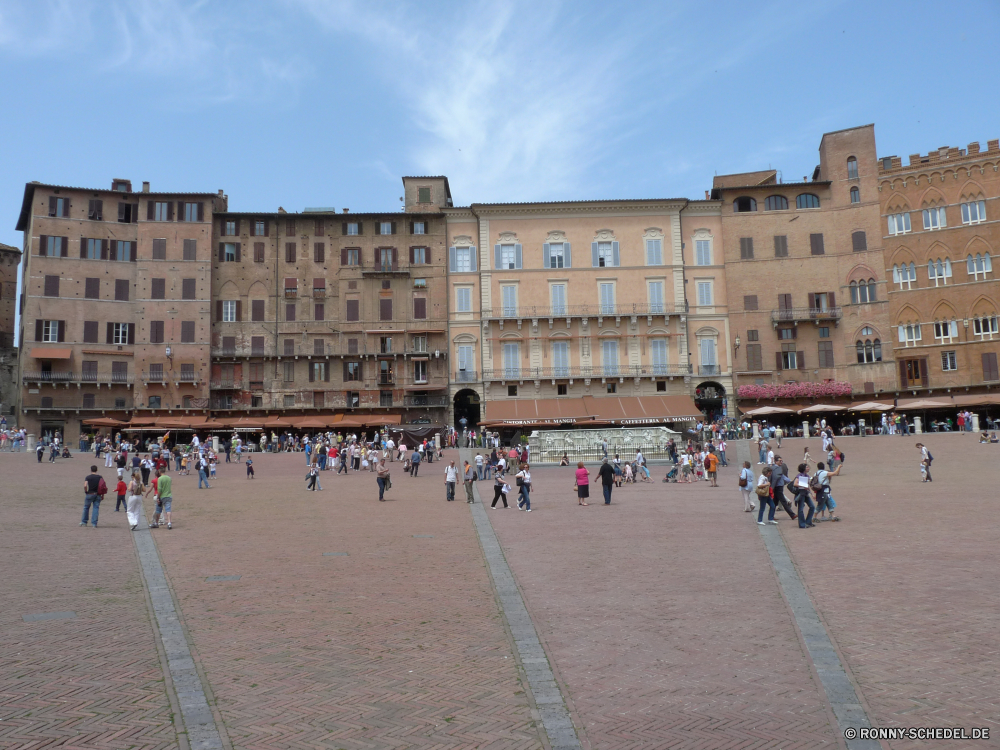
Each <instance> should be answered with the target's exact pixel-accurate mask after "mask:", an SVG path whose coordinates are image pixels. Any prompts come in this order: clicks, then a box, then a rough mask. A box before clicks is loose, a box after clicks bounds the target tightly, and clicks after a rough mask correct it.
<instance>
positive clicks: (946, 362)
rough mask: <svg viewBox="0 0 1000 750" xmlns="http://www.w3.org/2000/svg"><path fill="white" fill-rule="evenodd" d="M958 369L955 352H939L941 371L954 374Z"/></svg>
mask: <svg viewBox="0 0 1000 750" xmlns="http://www.w3.org/2000/svg"><path fill="white" fill-rule="evenodd" d="M957 369H958V358H957V357H956V354H955V351H954V350H952V351H947V352H941V371H942V372H955V370H957Z"/></svg>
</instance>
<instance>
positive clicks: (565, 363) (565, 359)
mask: <svg viewBox="0 0 1000 750" xmlns="http://www.w3.org/2000/svg"><path fill="white" fill-rule="evenodd" d="M552 374H553V376H554V377H557V378H568V377H569V342H568V341H553V342H552Z"/></svg>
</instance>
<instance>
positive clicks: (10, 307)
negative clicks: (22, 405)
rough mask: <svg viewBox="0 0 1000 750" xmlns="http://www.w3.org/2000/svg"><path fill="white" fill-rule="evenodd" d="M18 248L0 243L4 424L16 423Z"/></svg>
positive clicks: (0, 388)
mask: <svg viewBox="0 0 1000 750" xmlns="http://www.w3.org/2000/svg"><path fill="white" fill-rule="evenodd" d="M20 263H21V251H20V250H18V249H17V248H16V247H11V246H10V245H4V244H0V413H2V414H3V416H4V417H5V418H6V419H7V423H8V425H11V426H13V425H15V424H17V419H16V415H17V396H18V391H19V389H18V387H17V354H18V350H17V348H16V347H15V346H14V344H15V343H16V336H15V335H14V321H15V318H16V316H17V271H18V266H19V264H20Z"/></svg>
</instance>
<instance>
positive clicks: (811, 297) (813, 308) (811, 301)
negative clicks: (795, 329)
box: [809, 292, 816, 317]
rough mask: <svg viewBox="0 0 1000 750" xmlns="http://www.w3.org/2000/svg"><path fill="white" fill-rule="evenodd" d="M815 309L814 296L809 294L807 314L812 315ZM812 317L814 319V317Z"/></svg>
mask: <svg viewBox="0 0 1000 750" xmlns="http://www.w3.org/2000/svg"><path fill="white" fill-rule="evenodd" d="M815 309H816V295H815V294H813V293H812V292H809V312H810V313H812V311H813V310H815ZM813 317H816V316H815V315H814V316H813Z"/></svg>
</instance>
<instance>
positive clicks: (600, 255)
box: [593, 242, 619, 268]
mask: <svg viewBox="0 0 1000 750" xmlns="http://www.w3.org/2000/svg"><path fill="white" fill-rule="evenodd" d="M593 261H594V267H595V268H614V267H617V266H618V265H619V262H618V261H619V255H618V243H617V242H595V243H593Z"/></svg>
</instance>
